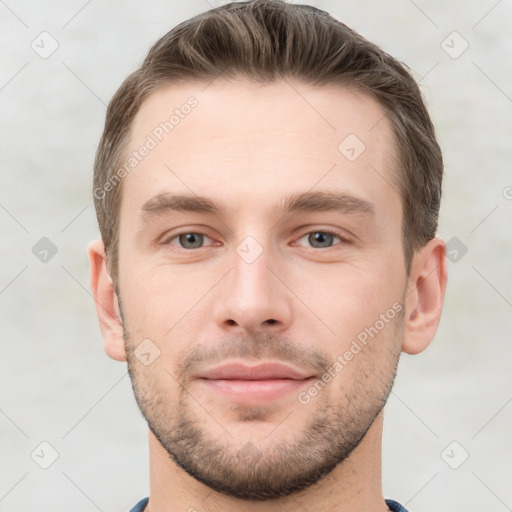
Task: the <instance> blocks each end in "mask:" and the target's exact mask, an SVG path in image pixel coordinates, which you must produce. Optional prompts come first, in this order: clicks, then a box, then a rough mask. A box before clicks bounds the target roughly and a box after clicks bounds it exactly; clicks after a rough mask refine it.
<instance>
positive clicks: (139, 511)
mask: <svg viewBox="0 0 512 512" xmlns="http://www.w3.org/2000/svg"><path fill="white" fill-rule="evenodd" d="M148 501H149V498H144V499H143V500H140V501H139V503H137V505H135V507H133V508H132V509H131V510H130V512H143V511H144V509H145V508H146V505H147V504H148Z"/></svg>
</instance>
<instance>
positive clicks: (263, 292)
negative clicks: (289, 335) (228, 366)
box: [214, 242, 292, 334]
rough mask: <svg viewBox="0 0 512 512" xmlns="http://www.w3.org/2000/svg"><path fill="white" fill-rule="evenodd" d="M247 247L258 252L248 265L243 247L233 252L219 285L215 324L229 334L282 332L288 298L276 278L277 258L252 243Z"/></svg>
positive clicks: (288, 308)
mask: <svg viewBox="0 0 512 512" xmlns="http://www.w3.org/2000/svg"><path fill="white" fill-rule="evenodd" d="M246 247H248V246H246ZM249 247H250V251H254V250H258V251H262V252H261V254H259V256H258V257H257V258H256V259H255V260H254V261H252V258H251V257H247V253H244V252H243V247H242V249H240V246H239V247H238V249H239V250H237V251H234V254H233V257H232V263H233V264H232V269H231V271H230V272H228V274H227V275H226V277H225V278H224V279H223V280H222V281H221V283H219V285H220V286H219V290H218V292H219V293H218V295H217V296H216V300H215V305H214V319H215V322H216V323H217V325H219V326H220V327H221V328H222V329H224V330H228V331H229V332H231V333H232V334H236V333H238V334H242V331H243V334H254V333H258V332H269V333H270V332H274V333H277V332H281V331H284V330H286V329H287V328H288V327H289V325H290V323H291V319H292V298H291V297H290V295H291V293H290V291H289V290H288V289H287V288H286V287H285V286H284V285H283V283H282V282H281V281H280V278H281V279H282V277H280V278H278V277H277V276H278V275H279V273H280V272H279V270H278V269H279V267H280V265H279V264H278V261H277V256H275V257H271V256H270V251H269V250H267V249H264V248H263V247H262V246H260V247H261V248H255V247H254V242H252V245H251V244H249ZM281 266H282V265H281ZM283 281H286V279H283Z"/></svg>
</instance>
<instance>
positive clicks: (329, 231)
mask: <svg viewBox="0 0 512 512" xmlns="http://www.w3.org/2000/svg"><path fill="white" fill-rule="evenodd" d="M311 233H324V234H329V235H333V236H335V237H336V238H338V239H339V240H340V242H339V243H341V244H343V245H349V244H351V243H352V242H351V241H350V240H348V239H347V238H346V237H344V236H343V235H342V234H341V233H340V232H338V231H336V230H332V229H314V230H312V231H307V232H306V233H304V234H302V235H301V236H300V237H299V238H298V239H297V240H301V239H302V238H304V237H305V236H307V235H310V234H311ZM187 234H193V235H203V236H204V237H206V238H210V240H212V238H211V237H209V236H208V235H206V234H204V233H201V232H200V231H182V232H181V233H177V234H175V235H173V236H172V238H168V239H166V240H165V241H164V242H162V244H163V245H174V244H171V242H172V241H173V240H175V239H177V238H179V237H180V236H181V235H187ZM335 245H336V244H333V245H332V246H329V247H320V248H319V247H309V249H317V250H319V249H331V248H333V247H334V246H335ZM177 247H178V248H179V249H183V250H184V251H188V252H191V251H197V250H199V249H204V248H205V247H204V246H202V247H197V248H194V249H187V248H185V247H181V246H177Z"/></svg>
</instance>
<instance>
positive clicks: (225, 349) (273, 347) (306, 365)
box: [175, 333, 330, 380]
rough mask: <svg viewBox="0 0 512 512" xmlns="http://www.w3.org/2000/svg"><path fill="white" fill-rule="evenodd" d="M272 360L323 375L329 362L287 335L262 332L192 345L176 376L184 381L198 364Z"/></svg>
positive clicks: (320, 352) (319, 353)
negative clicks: (240, 360)
mask: <svg viewBox="0 0 512 512" xmlns="http://www.w3.org/2000/svg"><path fill="white" fill-rule="evenodd" d="M231 358H233V359H235V358H236V359H249V358H252V359H272V360H277V361H280V362H282V363H289V364H293V365H295V366H297V367H299V368H302V369H304V370H308V371H309V372H311V373H313V374H323V373H325V372H326V371H327V369H328V368H329V365H330V360H329V358H328V357H327V355H326V354H325V353H324V352H322V351H320V350H318V349H314V348H299V347H297V344H296V343H293V342H292V341H291V340H289V339H288V338H286V337H283V336H276V335H275V334H268V333H261V334H258V335H255V336H249V337H247V336H237V337H229V338H223V339H222V340H220V341H219V342H216V343H215V344H212V345H198V346H195V347H192V348H191V349H190V350H188V351H187V352H186V354H185V355H184V356H183V358H182V360H181V362H180V363H178V365H177V367H176V372H175V376H176V377H177V378H178V379H179V380H186V378H187V375H189V374H190V373H191V372H193V371H194V370H196V369H197V368H198V367H204V366H212V365H215V364H218V363H222V362H224V361H225V360H227V359H231Z"/></svg>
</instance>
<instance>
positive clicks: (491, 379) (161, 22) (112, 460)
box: [0, 0, 512, 512]
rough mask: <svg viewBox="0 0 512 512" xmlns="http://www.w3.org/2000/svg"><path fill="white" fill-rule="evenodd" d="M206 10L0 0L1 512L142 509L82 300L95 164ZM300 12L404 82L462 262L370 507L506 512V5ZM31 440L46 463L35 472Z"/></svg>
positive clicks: (130, 435) (143, 476) (419, 2)
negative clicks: (157, 51) (432, 131)
mask: <svg viewBox="0 0 512 512" xmlns="http://www.w3.org/2000/svg"><path fill="white" fill-rule="evenodd" d="M209 3H210V5H216V4H214V3H212V2H211V1H210V2H208V3H207V2H206V1H203V0H196V1H190V2H186V3H185V2H170V1H163V0H153V1H147V2H143V1H126V2H121V1H120V0H116V1H110V2H108V3H107V2H100V1H98V0H92V1H89V2H86V1H84V0H74V1H68V2H66V3H63V2H57V1H46V2H38V3H35V2H28V1H19V2H15V1H14V0H5V1H0V16H1V30H0V38H1V43H2V47H3V51H2V65H1V69H0V105H1V112H2V115H1V127H2V132H1V136H0V144H1V152H2V153H1V154H2V174H1V188H0V223H1V230H2V237H1V244H2V252H1V253H2V265H1V266H0V272H1V274H0V311H1V314H2V321H1V324H0V326H1V333H2V335H1V336H2V337H1V343H2V344H1V356H0V375H1V383H2V385H1V388H0V389H1V391H0V439H1V445H0V461H1V465H0V510H1V511H10V512H11V511H12V512H15V511H24V512H26V511H30V510H39V511H41V512H43V511H50V510H51V511H57V512H58V511H64V510H66V511H69V510H73V511H74V512H81V511H94V510H102V511H116V510H118V511H123V510H127V509H129V508H130V507H131V506H133V505H134V503H135V502H136V501H138V500H139V499H140V498H142V497H143V496H146V495H147V494H148V461H147V436H146V426H145V423H144V421H143V419H142V417H141V416H140V414H139V413H138V410H137V408H136V405H135V401H134V399H133V396H132V392H131V388H130V384H129V379H128V377H127V375H126V366H125V364H123V363H117V362H114V361H112V360H110V359H109V358H108V357H107V356H106V355H105V354H104V352H103V346H102V343H103V341H102V338H101V335H100V332H99V328H98V325H97V320H96V314H95V310H94V307H93V301H92V299H91V297H90V294H89V293H90V292H89V284H88V263H87V258H86V246H87V243H88V241H89V240H90V239H92V238H95V237H98V235H99V231H98V228H97V225H96V219H95V216H94V209H93V205H92V196H91V178H92V162H93V156H94V151H95V149H96V145H97V143H98V140H99V137H100V134H101V131H102V126H103V122H104V115H105V106H106V104H107V103H108V101H109V100H110V98H111V96H112V94H113V93H114V91H115V90H116V89H117V87H118V86H119V84H120V83H121V81H122V80H123V79H124V77H125V76H126V75H127V74H128V73H129V72H131V71H132V70H133V69H135V67H136V66H138V65H139V63H140V62H141V60H142V59H143V58H144V56H145V54H146V52H147V50H148V49H149V46H150V45H151V44H152V43H153V42H154V41H155V40H156V39H157V38H158V37H160V36H161V35H163V34H164V33H165V32H167V31H168V30H169V29H170V28H172V27H173V26H174V25H176V24H177V23H178V22H180V21H182V20H184V19H186V18H189V17H190V16H192V15H194V14H197V13H199V12H202V11H204V10H206V9H207V8H208V7H209V5H208V4H209ZM314 4H315V5H317V6H318V7H321V8H323V9H325V10H327V11H329V12H331V13H332V14H333V15H334V16H335V17H337V18H338V19H340V20H342V21H344V22H345V23H347V24H348V25H350V26H352V27H353V28H355V29H356V30H358V31H359V32H361V33H362V34H363V35H365V36H366V37H367V38H369V39H371V40H372V41H374V42H376V43H378V44H379V45H381V46H382V47H383V48H384V49H385V50H386V51H388V52H389V53H391V54H392V55H394V56H396V57H398V58H399V59H401V60H403V61H404V62H406V63H407V64H408V65H409V66H410V67H411V68H412V70H413V72H414V74H415V76H416V78H417V79H418V80H419V81H420V82H421V86H422V90H423V92H424V94H425V97H426V99H427V101H428V105H429V109H430V112H431V114H432V117H433V120H434V122H435V124H436V127H437V132H438V137H439V140H440V143H441V145H442V148H443V150H444V157H445V162H446V176H445V182H444V202H443V207H442V212H441V219H440V229H439V235H440V236H441V237H443V238H444V239H445V240H447V241H448V240H451V239H452V238H454V237H456V240H455V241H452V242H451V244H452V245H451V246H450V247H451V249H452V250H457V251H458V261H454V262H452V261H451V262H449V265H448V267H449V283H448V290H447V296H446V304H445V310H444V313H443V318H442V321H441V325H440V328H439V332H438V334H437V336H436V339H435V341H434V343H433V344H432V345H431V347H430V348H429V349H427V351H426V352H424V353H423V354H420V355H418V356H404V357H403V358H402V361H401V363H400V369H399V377H398V379H397V383H396V386H395V388H394V392H393V394H392V395H391V397H390V400H389V403H388V405H387V412H386V421H385V432H384V442H383V445H384V446H383V472H384V476H383V485H384V493H385V496H386V497H392V498H395V499H397V500H399V501H401V502H402V503H403V504H406V505H407V507H408V508H410V509H411V510H412V511H416V512H422V511H428V510H436V511H438V512H448V511H450V512H453V511H456V510H460V511H462V510H464V511H466V512H473V511H477V510H481V509H486V510H487V509H490V510H495V511H502V510H503V511H505V510H512V491H511V486H510V481H512V480H511V479H510V478H511V473H512V471H511V469H512V456H511V455H512V439H511V435H510V432H511V426H512V425H511V423H512V421H511V420H512V387H511V380H512V379H511V374H512V372H511V366H512V365H511V343H510V341H511V336H510V335H511V322H510V316H511V315H510V313H511V307H512V302H511V301H512V286H511V284H512V282H511V273H510V262H511V257H512V247H511V243H510V224H511V212H512V201H511V200H510V198H511V197H512V189H510V188H507V187H511V186H512V175H511V173H510V162H511V157H512V155H511V149H510V148H511V138H510V137H511V134H512V129H511V122H510V119H512V98H511V97H512V85H511V76H512V69H511V67H512V59H511V47H512V41H511V34H512V30H511V24H510V20H511V19H512V4H511V2H510V1H509V0H501V1H496V0H482V1H472V2H466V1H450V2H440V1H435V0H416V1H415V2H413V1H412V0H397V1H394V2H389V1H387V2H383V1H380V0H371V1H365V2H357V1H355V0H350V1H345V2H339V1H336V2H335V1H318V2H314ZM43 31H47V32H48V33H49V34H51V38H53V39H54V40H56V41H57V42H58V48H57V49H56V51H55V52H54V53H53V54H52V55H51V56H48V57H47V58H42V57H41V56H40V54H38V53H36V51H34V50H33V48H32V47H31V44H33V45H34V46H36V48H38V50H39V52H40V53H41V52H44V51H48V50H49V49H50V48H51V44H52V42H51V39H48V36H40V34H41V32H43ZM453 31H456V32H457V33H458V34H459V35H460V36H459V35H453V34H452V32H453ZM450 34H452V35H451V36H450ZM44 37H46V38H47V39H42V38H44ZM443 41H444V43H443ZM465 41H467V44H469V47H468V48H467V50H466V51H464V53H462V54H460V55H458V54H459V53H460V52H461V51H462V50H463V49H464V47H465V44H466V43H465ZM32 42H34V43H32ZM447 51H448V53H451V54H452V55H451V56H450V55H449V54H448V53H447ZM45 56H46V55H45ZM454 56H456V57H457V58H453V57H454ZM42 237H48V238H49V239H50V240H51V241H52V243H53V244H54V245H55V246H56V248H57V250H58V252H57V253H56V254H55V255H54V256H53V257H51V258H50V256H51V252H50V253H48V255H47V259H48V261H47V262H42V261H40V259H38V258H37V257H36V255H34V253H33V252H32V248H33V247H34V245H35V244H36V243H38V241H39V240H40V239H41V238H42ZM40 243H45V242H40ZM457 244H458V245H457ZM462 244H463V245H462ZM37 247H39V246H36V248H37ZM461 247H466V248H467V253H466V254H464V255H462V254H463V253H462V251H461V250H460V248H461ZM39 250H41V248H39ZM35 252H36V253H37V251H35ZM43 254H44V253H43ZM454 254H455V253H454ZM461 255H462V256H461ZM40 256H41V255H40ZM43 441H46V442H47V443H50V445H51V446H52V447H53V449H54V450H56V451H57V452H58V458H57V459H56V460H55V462H54V463H53V464H52V465H51V466H50V467H48V469H42V468H41V467H40V464H48V463H49V462H51V460H52V459H51V457H52V448H49V447H48V446H46V445H43V446H40V443H41V442H43ZM454 441H455V442H456V444H451V443H452V442H454ZM447 447H448V448H447ZM34 450H35V451H34ZM466 452H467V453H468V454H469V458H468V459H467V460H466V461H465V462H463V463H462V465H460V467H458V469H453V468H452V467H450V465H451V466H454V467H455V466H458V465H459V464H461V462H462V461H463V459H464V457H465V454H466ZM31 453H32V454H33V457H31ZM191 505H194V504H191ZM195 506H196V508H198V509H199V510H200V506H199V505H198V504H195Z"/></svg>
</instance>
